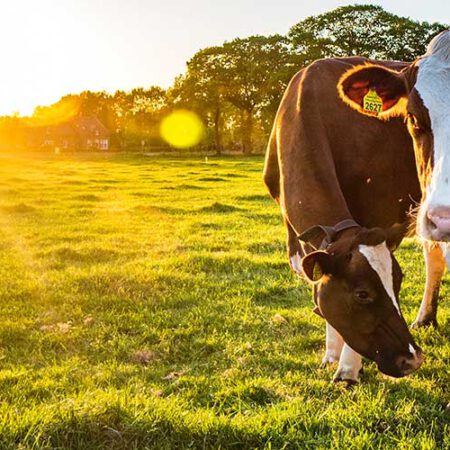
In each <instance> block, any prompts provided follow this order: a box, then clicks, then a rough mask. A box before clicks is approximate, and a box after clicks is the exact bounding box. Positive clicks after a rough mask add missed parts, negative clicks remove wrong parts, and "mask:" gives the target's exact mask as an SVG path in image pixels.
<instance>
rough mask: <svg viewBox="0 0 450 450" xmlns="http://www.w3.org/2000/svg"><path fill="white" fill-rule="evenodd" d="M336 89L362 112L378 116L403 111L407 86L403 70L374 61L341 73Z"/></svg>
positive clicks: (404, 111) (390, 115)
mask: <svg viewBox="0 0 450 450" xmlns="http://www.w3.org/2000/svg"><path fill="white" fill-rule="evenodd" d="M338 92H339V96H340V97H341V99H342V100H343V101H344V103H346V104H347V105H349V106H350V107H352V108H353V109H356V110H357V111H359V112H360V113H361V114H366V115H369V116H376V117H378V118H380V119H388V118H389V117H392V116H401V115H405V114H406V103H407V98H408V88H407V84H406V79H405V76H404V75H403V73H402V72H397V71H395V70H391V69H388V68H386V67H382V66H377V65H373V64H365V65H360V66H355V67H353V68H352V69H350V70H348V71H347V72H345V73H344V74H343V75H342V77H341V79H340V80H339V82H338Z"/></svg>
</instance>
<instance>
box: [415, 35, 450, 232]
mask: <svg viewBox="0 0 450 450" xmlns="http://www.w3.org/2000/svg"><path fill="white" fill-rule="evenodd" d="M418 67H419V70H418V73H417V81H416V84H415V88H416V90H417V92H418V93H419V95H420V97H421V99H422V101H423V103H424V105H425V106H426V108H427V109H428V113H429V115H430V120H431V129H432V132H433V139H434V155H433V156H434V168H433V173H432V176H431V182H430V185H429V186H428V187H427V196H426V202H425V204H424V205H423V207H422V211H423V213H422V215H423V214H425V213H426V211H428V210H429V209H430V208H433V207H440V206H444V207H445V206H450V183H449V178H450V114H449V113H448V112H449V110H450V31H447V32H445V33H441V34H440V35H438V36H436V38H434V39H433V40H432V41H431V42H430V44H429V46H428V50H427V53H426V54H425V55H424V57H423V58H422V59H421V60H420V61H419V63H418ZM422 219H424V217H422ZM421 231H423V230H421ZM421 234H422V233H421Z"/></svg>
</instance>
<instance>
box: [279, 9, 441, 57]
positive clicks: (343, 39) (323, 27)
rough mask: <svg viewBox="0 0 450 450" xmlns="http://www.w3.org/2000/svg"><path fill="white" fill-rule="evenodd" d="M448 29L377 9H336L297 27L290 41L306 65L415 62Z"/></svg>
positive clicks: (293, 29) (309, 19) (292, 30)
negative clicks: (347, 60)
mask: <svg viewBox="0 0 450 450" xmlns="http://www.w3.org/2000/svg"><path fill="white" fill-rule="evenodd" d="M447 28H448V25H443V24H439V23H432V24H430V23H428V22H416V21H413V20H411V19H409V18H406V17H400V16H397V15H395V14H391V13H389V12H387V11H385V10H384V9H383V8H381V7H380V6H375V5H353V6H343V7H340V8H336V9H334V10H332V11H329V12H326V13H324V14H320V15H318V16H312V17H308V18H307V19H305V20H302V21H301V22H299V23H297V24H296V25H294V26H293V27H292V28H291V30H290V31H289V34H288V37H289V38H290V39H291V41H292V44H293V46H294V47H295V49H296V52H297V54H298V55H299V56H301V57H302V59H303V61H304V63H305V64H309V63H310V62H312V61H314V60H315V59H318V58H327V57H339V56H356V55H358V56H365V57H367V58H373V59H394V60H402V61H412V60H414V59H416V58H417V57H418V56H420V55H422V54H424V53H425V50H426V45H427V44H428V42H429V41H430V40H431V38H432V37H433V36H435V35H436V34H438V33H439V32H441V31H443V30H445V29H447Z"/></svg>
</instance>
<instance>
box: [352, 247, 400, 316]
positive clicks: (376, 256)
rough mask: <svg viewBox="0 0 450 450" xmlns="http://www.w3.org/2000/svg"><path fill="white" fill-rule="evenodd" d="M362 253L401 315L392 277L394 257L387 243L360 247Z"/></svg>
mask: <svg viewBox="0 0 450 450" xmlns="http://www.w3.org/2000/svg"><path fill="white" fill-rule="evenodd" d="M358 249H359V251H360V253H361V254H362V255H363V256H364V257H365V258H366V259H367V262H368V263H369V264H370V266H371V267H372V269H373V270H374V271H375V272H376V273H377V274H378V276H379V277H380V280H381V283H382V285H383V287H384V290H385V291H386V292H387V294H388V295H389V297H390V298H391V300H392V303H393V304H394V306H395V309H396V310H397V312H398V313H399V314H400V315H401V313H400V307H399V306H398V303H397V299H396V298H395V294H394V279H393V277H392V257H391V253H390V251H389V249H388V248H387V246H386V243H385V242H383V243H381V244H378V245H373V246H371V245H360V246H359V247H358Z"/></svg>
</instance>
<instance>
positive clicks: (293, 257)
mask: <svg viewBox="0 0 450 450" xmlns="http://www.w3.org/2000/svg"><path fill="white" fill-rule="evenodd" d="M285 224H286V228H287V252H288V257H289V264H290V265H291V269H292V270H293V271H294V272H295V273H296V274H297V275H298V276H302V258H303V256H305V254H304V252H303V249H302V248H301V246H300V242H299V241H298V238H297V235H296V234H295V231H294V230H293V229H292V227H291V225H290V224H289V222H288V221H286V222H285Z"/></svg>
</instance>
